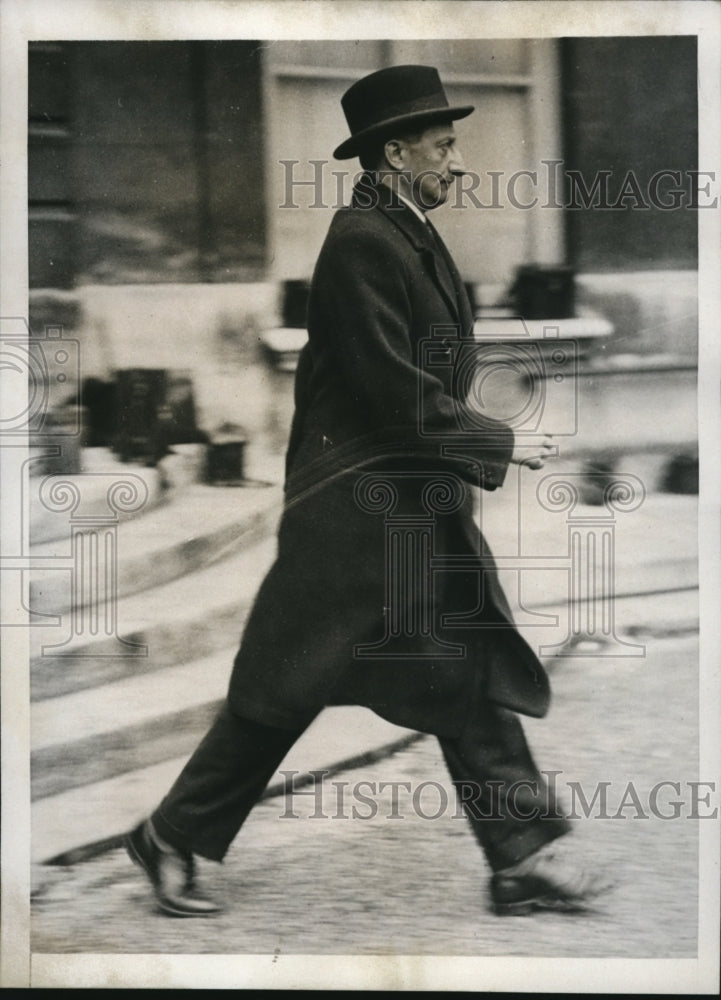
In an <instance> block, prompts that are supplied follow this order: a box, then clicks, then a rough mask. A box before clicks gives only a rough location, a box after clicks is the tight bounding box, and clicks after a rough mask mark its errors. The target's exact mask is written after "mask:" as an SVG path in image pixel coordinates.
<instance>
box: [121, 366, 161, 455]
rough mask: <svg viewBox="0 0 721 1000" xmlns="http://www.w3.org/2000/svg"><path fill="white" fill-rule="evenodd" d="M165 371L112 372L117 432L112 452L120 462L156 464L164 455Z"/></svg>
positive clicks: (131, 369) (133, 369) (134, 370)
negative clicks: (115, 392)
mask: <svg viewBox="0 0 721 1000" xmlns="http://www.w3.org/2000/svg"><path fill="white" fill-rule="evenodd" d="M167 375H168V373H167V371H166V370H165V369H163V368H125V369H122V370H121V371H118V372H116V373H115V379H116V386H117V421H118V430H117V435H116V438H115V450H116V451H117V453H118V456H119V457H120V460H121V461H122V462H132V461H140V462H144V463H145V464H146V465H155V464H156V462H157V461H158V460H159V459H160V458H162V457H163V455H164V454H166V452H167V447H166V446H165V444H164V442H163V440H162V437H163V426H162V425H163V423H165V422H167V416H166V413H165V409H164V403H165V392H166V383H167Z"/></svg>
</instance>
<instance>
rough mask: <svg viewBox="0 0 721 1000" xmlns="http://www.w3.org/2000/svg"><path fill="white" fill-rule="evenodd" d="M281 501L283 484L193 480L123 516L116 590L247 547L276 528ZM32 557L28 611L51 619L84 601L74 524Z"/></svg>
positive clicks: (140, 586)
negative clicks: (165, 500) (157, 503)
mask: <svg viewBox="0 0 721 1000" xmlns="http://www.w3.org/2000/svg"><path fill="white" fill-rule="evenodd" d="M281 503H282V490H281V487H280V486H279V485H277V484H272V485H263V486H259V487H255V488H243V487H228V488H224V487H214V486H204V485H201V484H192V485H189V486H188V487H187V488H185V489H184V490H183V491H182V493H180V494H179V495H177V496H176V497H175V498H174V499H173V502H172V503H170V504H166V505H164V506H161V507H156V508H154V509H152V510H150V511H148V512H147V513H146V514H145V515H144V516H143V517H140V518H137V519H135V520H132V521H127V522H121V523H120V524H118V525H117V527H116V528H115V532H116V534H117V543H116V557H115V558H116V566H117V569H116V572H115V574H114V576H113V580H112V586H114V589H115V593H116V595H117V596H119V597H122V596H125V595H127V594H134V593H141V592H143V591H147V590H150V589H152V588H153V587H158V586H161V585H162V584H164V583H167V582H168V581H170V580H175V579H177V578H178V577H180V576H183V575H185V574H187V573H191V572H193V571H194V570H197V569H200V568H201V567H203V566H207V565H209V564H210V563H213V562H216V561H219V560H221V559H223V558H226V557H227V556H229V555H232V554H233V553H236V552H239V551H242V550H243V549H244V548H246V547H247V546H248V545H251V544H252V543H254V542H255V541H257V540H258V539H259V538H262V537H264V536H266V535H267V534H269V533H271V532H273V531H274V530H275V527H276V525H277V521H278V518H279V515H280V510H281ZM86 527H87V526H86ZM101 528H102V526H101ZM103 544H104V542H103ZM31 557H32V560H33V565H34V566H35V567H37V568H36V569H35V570H34V571H31V574H30V609H31V611H32V612H33V613H34V614H35V615H41V616H42V615H46V616H50V617H51V618H53V617H57V616H58V615H61V614H63V613H66V612H67V611H69V610H70V609H71V608H73V607H75V608H76V609H77V608H78V607H79V606H82V601H78V600H77V599H75V600H74V598H73V594H72V584H71V570H72V568H73V554H72V550H71V538H70V522H68V527H67V532H66V535H65V536H64V537H63V538H56V539H55V540H53V541H51V542H46V543H43V544H42V545H38V546H34V547H33V548H32V550H31ZM99 558H100V557H99ZM109 572H111V573H112V569H111V570H110V571H109Z"/></svg>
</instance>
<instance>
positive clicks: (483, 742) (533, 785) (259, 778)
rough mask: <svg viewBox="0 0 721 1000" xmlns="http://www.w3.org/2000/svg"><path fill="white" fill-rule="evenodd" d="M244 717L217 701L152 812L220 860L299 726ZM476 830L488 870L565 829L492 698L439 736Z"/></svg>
mask: <svg viewBox="0 0 721 1000" xmlns="http://www.w3.org/2000/svg"><path fill="white" fill-rule="evenodd" d="M302 733H303V730H300V731H297V732H291V731H289V730H284V729H276V728H273V727H270V726H265V725H262V724H260V723H258V722H253V721H251V720H249V719H243V718H241V717H239V716H237V715H235V714H234V713H233V711H232V710H231V708H230V707H229V705H228V703H227V702H226V703H224V705H223V707H222V708H221V710H220V712H219V714H218V716H217V718H216V720H215V722H214V723H213V725H212V726H211V728H210V730H209V731H208V733H207V735H206V736H205V737H204V739H203V741H202V742H201V743H200V745H199V746H198V748H197V750H196V751H195V753H194V754H193V756H192V757H191V758H190V760H189V761H188V763H187V764H186V766H185V767H184V768H183V770H182V772H181V774H180V776H179V777H178V779H177V781H176V782H175V784H174V785H173V787H172V788H171V789H170V791H169V792H168V794H167V795H166V797H165V798H164V799H163V801H162V802H161V804H160V806H159V807H158V809H156V811H155V812H154V813H153V815H152V821H153V824H154V826H155V829H156V831H157V833H158V835H159V836H160V837H161V838H162V839H163V840H165V841H167V842H168V843H169V844H172V845H173V846H174V847H176V848H178V849H180V850H190V851H192V852H193V853H195V854H200V855H202V856H203V857H206V858H210V859H211V860H213V861H222V859H223V857H224V856H225V854H226V852H227V850H228V848H229V847H230V845H231V843H232V841H233V839H234V838H235V836H236V834H237V833H238V831H239V830H240V828H241V826H242V824H243V822H244V821H245V819H246V817H247V816H248V814H249V813H250V811H251V809H252V808H253V806H254V805H255V803H256V802H257V801H258V799H259V798H260V796H261V795H262V793H263V790H264V789H265V787H266V785H267V784H268V782H269V780H270V778H271V777H272V776H273V774H274V773H275V771H276V769H277V768H278V766H279V764H280V763H281V762H282V760H283V758H284V757H285V755H286V754H287V753H288V751H289V750H290V748H291V747H292V745H293V744H294V743H295V742H296V740H297V739H298V738H299V737H300V736H301V735H302ZM439 742H440V745H441V749H442V751H443V755H444V758H445V761H446V764H447V766H448V770H449V772H450V775H451V779H452V780H453V782H454V784H455V785H456V788H457V791H458V795H459V799H460V801H461V802H462V803H463V808H464V810H465V813H466V816H467V817H468V819H469V821H470V823H471V827H472V829H473V832H474V834H475V836H476V838H477V840H478V842H479V844H480V846H481V848H482V849H483V851H484V853H485V855H486V858H487V860H488V863H489V865H490V866H491V868H492V869H493V870H494V871H498V870H501V869H503V868H508V867H510V866H511V865H513V864H515V863H516V862H518V861H520V860H522V859H523V858H525V857H527V856H528V855H529V854H532V853H533V852H534V851H536V850H538V848H539V847H542V846H543V845H544V844H546V843H549V842H550V841H552V840H554V839H555V838H556V837H559V836H561V835H562V834H564V833H567V832H568V830H569V824H568V822H567V820H565V819H564V818H563V817H562V816H561V814H560V812H559V810H558V808H557V806H556V804H555V802H554V800H553V795H552V793H551V790H550V789H549V788H548V786H547V784H546V782H545V780H544V778H543V776H542V775H541V774H540V773H539V771H538V770H537V768H536V766H535V764H534V763H533V759H532V757H531V753H530V751H529V748H528V744H527V743H526V739H525V736H524V734H523V729H522V727H521V723H520V721H519V720H518V718H517V717H516V716H515V715H514V714H513V713H512V712H509V711H507V710H506V709H502V708H498V707H496V706H493V705H487V706H485V707H484V708H483V709H482V710H481V711H479V712H478V713H477V714H476V715H475V717H474V719H473V722H472V723H471V725H469V726H468V727H467V728H466V731H465V732H464V733H463V734H462V735H461V736H460V737H458V738H455V739H449V738H445V737H443V738H440V737H439Z"/></svg>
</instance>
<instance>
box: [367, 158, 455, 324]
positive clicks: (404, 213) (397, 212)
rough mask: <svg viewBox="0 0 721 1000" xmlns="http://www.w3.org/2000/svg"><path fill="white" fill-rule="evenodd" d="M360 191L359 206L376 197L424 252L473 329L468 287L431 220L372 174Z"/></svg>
mask: <svg viewBox="0 0 721 1000" xmlns="http://www.w3.org/2000/svg"><path fill="white" fill-rule="evenodd" d="M356 191H357V194H355V195H354V200H355V202H356V204H357V205H358V206H359V207H364V206H365V207H367V205H368V198H372V199H373V202H372V203H373V204H374V205H376V206H377V207H378V208H379V209H380V211H382V212H383V214H384V215H385V216H386V217H387V218H388V219H389V220H390V221H391V222H392V223H393V224H394V225H395V226H397V227H398V229H400V230H401V232H402V233H403V234H404V236H405V237H406V238H407V239H408V241H409V242H410V243H411V245H412V246H413V247H414V249H415V250H416V251H417V252H418V254H419V255H420V257H421V259H422V261H423V264H424V267H425V269H426V270H427V272H428V274H429V276H430V277H431V279H432V281H433V283H434V284H435V285H436V286H437V287H438V289H439V290H440V292H441V294H442V295H443V297H444V299H445V300H446V304H447V305H448V308H449V309H450V311H451V313H452V315H453V316H454V318H455V319H456V320H457V322H458V323H459V325H460V326H461V329H462V330H463V331H466V330H467V329H469V328H470V326H471V324H472V321H473V317H472V315H471V308H470V304H469V303H468V296H467V295H466V290H465V288H464V286H463V282H462V281H461V279H460V275H459V274H458V271H457V270H456V267H455V264H454V263H453V259H452V258H451V255H450V254H449V253H448V250H447V249H446V248H445V246H444V244H443V241H442V240H441V238H440V237H439V236H438V234H437V233H436V231H435V229H434V228H433V226H432V225H431V224H430V223H429V222H421V220H420V219H419V218H417V216H416V215H415V214H414V212H413V211H412V210H411V209H410V208H409V207H408V206H407V205H406V204H405V203H404V202H403V201H401V199H400V198H398V197H397V196H396V195H395V194H394V193H393V191H391V189H390V188H389V187H388V186H387V185H386V184H383V183H376V182H374V180H373V179H372V177H371V176H370V175H369V174H364V175H363V177H362V178H361V180H360V181H359V183H358V186H357V188H356Z"/></svg>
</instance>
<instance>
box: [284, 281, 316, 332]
mask: <svg viewBox="0 0 721 1000" xmlns="http://www.w3.org/2000/svg"><path fill="white" fill-rule="evenodd" d="M309 294H310V282H309V281H299V280H293V281H284V282H283V326H287V327H294V328H295V329H305V327H306V325H307V322H308V295H309Z"/></svg>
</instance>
